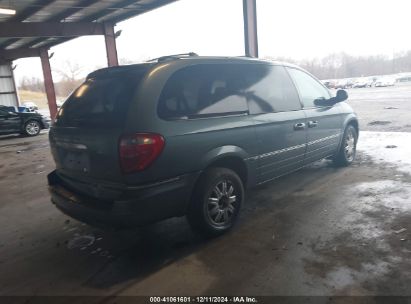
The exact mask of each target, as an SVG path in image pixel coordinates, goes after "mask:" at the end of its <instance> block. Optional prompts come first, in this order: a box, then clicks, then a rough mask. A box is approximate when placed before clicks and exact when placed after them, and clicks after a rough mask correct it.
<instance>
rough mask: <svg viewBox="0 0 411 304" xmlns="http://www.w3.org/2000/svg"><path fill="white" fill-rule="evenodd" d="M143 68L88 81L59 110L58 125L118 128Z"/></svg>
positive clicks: (142, 74)
mask: <svg viewBox="0 0 411 304" xmlns="http://www.w3.org/2000/svg"><path fill="white" fill-rule="evenodd" d="M144 73H145V69H140V70H138V71H132V72H130V71H127V72H122V73H119V72H117V73H109V74H106V75H103V76H98V77H95V78H89V79H87V80H86V81H85V82H84V83H83V84H82V85H80V87H78V88H77V89H76V90H75V91H74V92H73V93H72V94H71V96H70V97H69V98H68V99H67V101H66V102H65V103H64V105H63V107H62V108H61V109H60V111H59V113H58V115H57V119H56V125H58V126H91V127H92V126H101V125H104V126H119V125H120V124H121V122H122V121H124V117H125V115H126V112H127V110H128V107H129V105H130V102H131V100H132V99H133V95H134V92H135V90H136V88H137V86H138V84H139V82H140V81H141V79H142V78H143V76H144Z"/></svg>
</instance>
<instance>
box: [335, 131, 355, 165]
mask: <svg viewBox="0 0 411 304" xmlns="http://www.w3.org/2000/svg"><path fill="white" fill-rule="evenodd" d="M357 141H358V133H357V130H356V129H355V128H354V126H353V125H348V126H347V128H346V129H345V131H344V136H343V139H342V143H341V147H340V149H339V150H338V152H337V155H336V156H335V157H334V159H333V161H334V164H335V165H337V166H339V167H346V166H349V165H350V164H351V163H352V162H353V161H354V160H355V154H356V152H357Z"/></svg>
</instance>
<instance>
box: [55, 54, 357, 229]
mask: <svg viewBox="0 0 411 304" xmlns="http://www.w3.org/2000/svg"><path fill="white" fill-rule="evenodd" d="M345 99H347V93H346V92H345V91H344V90H339V91H338V92H337V95H336V96H335V97H332V96H331V94H330V92H329V91H328V89H327V88H326V87H325V86H324V85H322V84H321V83H320V81H318V80H317V79H316V78H314V77H313V76H312V75H311V74H309V73H308V72H306V71H304V70H302V69H300V68H298V67H297V66H294V65H288V64H283V63H273V62H266V61H260V60H256V59H250V58H226V57H221V58H220V57H200V56H167V57H164V58H160V59H158V61H157V62H149V63H143V64H137V65H130V66H120V67H112V68H106V69H102V70H98V71H95V72H93V73H91V74H89V75H88V76H87V79H86V81H85V82H84V83H83V84H82V85H81V86H80V87H79V88H78V89H77V90H75V91H74V92H73V94H72V95H71V96H70V97H69V98H68V100H67V101H66V102H65V103H64V105H63V107H62V108H61V109H60V111H59V112H58V115H57V119H56V121H55V124H54V125H53V126H52V128H51V130H50V133H49V138H50V146H51V152H52V155H53V157H54V161H55V163H56V170H55V171H53V172H51V173H50V174H49V175H48V183H49V190H50V193H51V200H52V202H53V203H54V204H55V205H56V206H57V208H59V209H60V210H61V211H63V212H64V213H66V214H68V215H69V216H72V217H73V218H76V219H79V220H80V221H83V222H86V223H90V224H93V225H97V226H106V225H109V226H117V227H118V226H120V227H133V226H138V225H145V224H148V223H151V222H155V221H159V220H162V219H166V218H170V217H176V216H183V215H187V218H188V220H189V223H190V224H191V226H192V227H193V228H194V229H196V230H198V231H200V232H202V233H203V234H205V235H211V236H215V235H219V234H222V233H224V232H226V231H227V230H229V229H230V228H231V227H232V226H233V225H234V223H235V222H236V220H237V218H238V214H239V212H240V208H241V206H242V205H243V203H244V200H245V191H246V189H248V188H250V187H253V186H256V185H260V184H264V183H266V182H269V181H272V180H273V179H275V178H277V177H279V176H282V175H284V174H286V173H290V172H293V171H295V170H298V169H300V168H302V167H304V166H306V165H308V164H311V163H312V162H315V161H317V160H320V159H324V158H332V159H333V160H334V162H335V163H336V164H339V165H349V164H351V163H352V162H353V160H354V157H355V151H356V143H357V138H358V134H359V133H358V132H359V130H358V121H357V117H356V115H355V114H354V112H353V110H352V109H351V107H350V106H349V105H348V104H347V103H345V102H343V101H344V100H345Z"/></svg>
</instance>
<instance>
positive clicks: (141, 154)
mask: <svg viewBox="0 0 411 304" xmlns="http://www.w3.org/2000/svg"><path fill="white" fill-rule="evenodd" d="M163 148H164V138H163V137H162V136H161V135H158V134H151V133H137V134H131V135H124V136H122V137H121V138H120V146H119V155H120V165H121V170H122V171H123V173H134V172H138V171H142V170H144V169H146V168H147V167H148V166H150V165H151V164H152V163H153V161H155V160H156V159H157V158H158V156H159V155H160V153H161V151H162V150H163Z"/></svg>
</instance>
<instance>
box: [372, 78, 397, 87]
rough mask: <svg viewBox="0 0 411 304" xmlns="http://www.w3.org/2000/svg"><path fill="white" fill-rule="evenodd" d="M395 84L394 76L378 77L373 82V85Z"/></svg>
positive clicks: (387, 85) (386, 85)
mask: <svg viewBox="0 0 411 304" xmlns="http://www.w3.org/2000/svg"><path fill="white" fill-rule="evenodd" d="M393 85H395V79H394V78H380V79H378V80H377V81H376V82H375V87H391V86H393Z"/></svg>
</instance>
